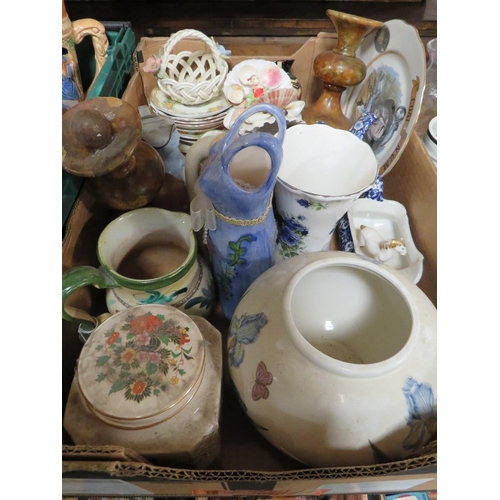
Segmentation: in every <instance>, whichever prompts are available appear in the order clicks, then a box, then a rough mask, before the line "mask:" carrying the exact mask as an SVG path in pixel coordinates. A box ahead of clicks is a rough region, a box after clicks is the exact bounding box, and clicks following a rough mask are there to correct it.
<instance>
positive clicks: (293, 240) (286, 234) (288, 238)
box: [280, 226, 300, 247]
mask: <svg viewBox="0 0 500 500" xmlns="http://www.w3.org/2000/svg"><path fill="white" fill-rule="evenodd" d="M280 241H281V243H282V244H284V245H287V246H289V247H293V246H295V245H298V244H299V243H300V237H299V235H298V234H297V233H294V232H293V231H292V230H290V228H289V227H287V226H282V227H281V228H280Z"/></svg>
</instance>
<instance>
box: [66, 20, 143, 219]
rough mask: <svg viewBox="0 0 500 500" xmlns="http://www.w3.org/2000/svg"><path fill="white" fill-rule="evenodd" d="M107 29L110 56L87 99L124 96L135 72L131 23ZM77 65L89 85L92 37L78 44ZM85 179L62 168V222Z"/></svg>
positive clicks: (113, 24) (109, 24)
mask: <svg viewBox="0 0 500 500" xmlns="http://www.w3.org/2000/svg"><path fill="white" fill-rule="evenodd" d="M102 24H103V25H104V27H105V28H106V36H107V37H108V41H109V47H108V50H107V54H108V57H107V59H106V62H105V63H104V65H103V67H102V69H101V71H100V72H99V74H98V75H97V78H96V80H95V82H94V84H93V85H92V87H91V88H89V89H88V90H87V97H86V99H92V98H94V97H121V96H122V94H123V92H124V91H125V88H126V87H127V84H128V82H129V80H130V76H131V73H132V66H133V59H132V54H133V52H134V50H135V45H136V43H135V35H134V32H133V31H132V29H131V26H130V23H128V22H103V23H102ZM77 56H78V64H79V66H80V74H81V77H82V84H83V87H84V88H87V87H88V85H89V84H90V83H92V80H93V78H94V75H95V58H94V49H93V46H92V41H91V39H90V37H86V38H84V39H83V40H82V42H81V43H80V44H79V45H78V46H77ZM83 181H84V179H83V178H82V177H77V176H75V175H71V174H68V172H66V171H65V170H63V171H62V225H63V227H64V225H65V224H66V221H67V219H68V216H69V214H70V212H71V209H72V208H73V205H74V204H75V201H76V198H77V196H78V193H79V192H80V189H81V187H82V184H83Z"/></svg>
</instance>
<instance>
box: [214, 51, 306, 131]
mask: <svg viewBox="0 0 500 500" xmlns="http://www.w3.org/2000/svg"><path fill="white" fill-rule="evenodd" d="M222 91H223V93H224V95H225V96H226V99H227V100H228V101H229V102H230V103H231V104H232V105H233V107H232V108H231V109H230V111H229V113H228V114H227V116H226V118H225V120H224V126H225V127H226V128H227V129H229V128H231V126H232V125H233V123H234V122H235V120H236V119H237V118H238V116H239V115H241V113H243V112H244V111H245V110H246V109H248V108H250V107H251V106H253V105H255V104H261V103H270V104H274V105H275V106H278V107H279V108H280V109H282V110H283V112H284V114H285V117H286V120H287V122H290V123H291V122H293V123H300V122H301V121H302V116H301V113H302V109H303V108H304V105H305V102H304V101H301V100H300V99H299V92H298V91H297V89H295V88H294V87H293V84H292V81H291V79H290V77H289V76H288V74H287V73H286V72H285V71H284V70H283V69H282V68H280V67H279V66H278V65H277V64H276V63H274V62H271V61H266V60H261V59H249V60H246V61H242V62H241V63H239V64H237V65H236V66H235V67H234V68H233V69H232V71H230V72H229V73H228V75H227V77H226V80H225V82H224V86H223V88H222ZM275 121H276V119H275V117H273V116H272V115H270V114H269V113H254V114H253V115H251V116H249V118H248V119H247V120H245V122H244V124H243V125H242V127H241V129H240V133H245V132H250V131H252V130H254V129H256V128H260V127H262V126H263V125H264V124H266V123H273V122H275Z"/></svg>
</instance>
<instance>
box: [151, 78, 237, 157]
mask: <svg viewBox="0 0 500 500" xmlns="http://www.w3.org/2000/svg"><path fill="white" fill-rule="evenodd" d="M150 105H151V108H152V109H153V111H154V112H155V113H157V114H159V115H163V116H167V117H169V118H171V119H172V120H174V121H175V125H176V128H177V130H178V132H179V136H180V141H179V142H180V144H179V149H180V150H181V151H182V152H183V153H186V152H187V151H188V150H189V148H190V147H191V146H192V145H193V144H194V143H195V142H196V141H197V140H198V139H199V138H200V137H201V136H202V135H203V134H205V133H206V132H209V131H210V130H224V125H223V122H224V118H225V117H226V115H227V113H228V112H229V110H230V108H231V103H230V102H229V101H228V100H227V99H226V98H225V97H224V94H222V93H221V94H220V95H218V96H217V97H214V98H213V99H211V100H210V101H208V102H205V103H203V104H195V105H192V106H188V105H186V104H181V103H180V102H178V101H174V100H172V99H170V98H169V97H168V96H167V95H166V94H165V93H163V92H162V91H161V90H160V89H159V88H158V87H156V88H154V89H153V91H152V92H151V96H150Z"/></svg>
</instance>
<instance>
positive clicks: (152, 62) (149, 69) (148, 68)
mask: <svg viewBox="0 0 500 500" xmlns="http://www.w3.org/2000/svg"><path fill="white" fill-rule="evenodd" d="M160 65H161V59H160V58H159V57H158V56H151V57H148V59H147V60H146V64H145V65H144V67H143V68H142V69H143V70H144V72H145V73H157V72H158V70H159V69H160Z"/></svg>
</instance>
